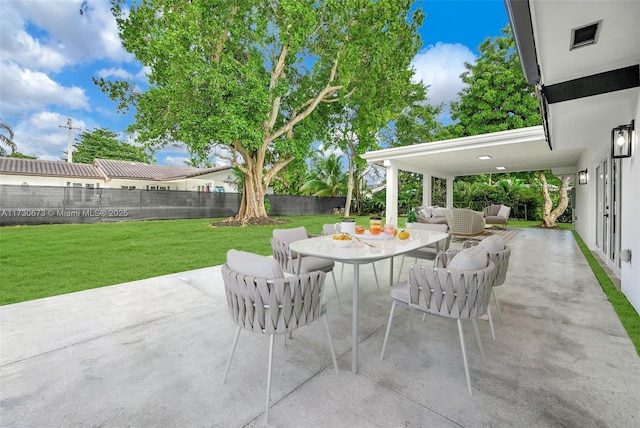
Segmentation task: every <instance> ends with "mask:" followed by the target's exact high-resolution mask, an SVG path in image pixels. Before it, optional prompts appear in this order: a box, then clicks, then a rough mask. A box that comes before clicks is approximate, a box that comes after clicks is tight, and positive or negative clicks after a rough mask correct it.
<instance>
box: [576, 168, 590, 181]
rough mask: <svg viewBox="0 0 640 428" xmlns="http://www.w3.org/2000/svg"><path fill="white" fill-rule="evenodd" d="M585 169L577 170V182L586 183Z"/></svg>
mask: <svg viewBox="0 0 640 428" xmlns="http://www.w3.org/2000/svg"><path fill="white" fill-rule="evenodd" d="M587 177H588V176H587V170H586V169H583V170H582V171H578V184H587Z"/></svg>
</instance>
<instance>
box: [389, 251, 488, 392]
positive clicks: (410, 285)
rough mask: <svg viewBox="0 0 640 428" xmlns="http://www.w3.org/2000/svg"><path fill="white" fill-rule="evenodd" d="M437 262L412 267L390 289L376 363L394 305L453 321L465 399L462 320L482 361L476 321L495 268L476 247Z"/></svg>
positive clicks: (486, 302)
mask: <svg viewBox="0 0 640 428" xmlns="http://www.w3.org/2000/svg"><path fill="white" fill-rule="evenodd" d="M441 254H443V255H444V254H445V253H441ZM439 261H441V262H442V264H443V265H444V267H434V268H428V267H424V266H420V265H417V264H416V265H413V266H412V267H411V270H410V271H409V281H407V282H404V283H402V284H399V285H397V286H395V287H393V288H392V289H391V298H392V305H391V313H390V314H389V322H388V323H387V331H386V333H385V335H384V342H383V344H382V353H381V354H380V359H384V354H385V350H386V347H387V340H388V339H389V331H390V330H391V324H392V322H393V313H394V310H395V307H396V305H400V306H403V307H406V308H409V309H410V310H411V311H419V312H423V313H426V314H432V315H437V316H440V317H443V318H449V319H455V320H456V321H457V323H458V333H459V335H460V346H461V348H462V360H463V363H464V372H465V375H466V378H467V388H468V390H469V395H472V392H471V377H470V375H469V366H468V364H467V351H466V348H465V344H464V334H463V332H462V320H463V319H470V320H471V322H472V324H473V329H474V332H475V335H476V341H477V342H478V347H479V348H480V354H481V356H482V360H483V361H484V360H485V358H484V350H483V349H482V341H481V339H480V333H479V331H478V324H477V321H476V319H477V318H478V317H479V316H481V315H483V314H484V313H485V312H486V310H487V306H488V303H489V296H490V295H491V284H492V283H493V277H494V275H495V264H494V263H493V262H492V261H491V260H489V259H488V257H487V252H486V250H485V249H484V248H483V247H478V246H476V247H471V248H468V249H465V250H462V251H461V252H459V253H457V254H455V255H453V256H452V257H451V258H448V257H442V258H439Z"/></svg>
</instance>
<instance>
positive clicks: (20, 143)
mask: <svg viewBox="0 0 640 428" xmlns="http://www.w3.org/2000/svg"><path fill="white" fill-rule="evenodd" d="M66 124H67V117H66V116H63V115H61V114H59V113H55V112H51V111H41V112H38V113H35V114H32V115H29V116H28V117H26V118H25V119H24V120H23V121H21V122H20V123H19V124H18V125H17V126H16V127H15V128H14V131H15V139H14V141H15V143H16V145H17V147H18V151H19V152H20V153H24V154H26V155H31V156H37V157H38V159H41V160H60V159H61V158H63V157H64V154H63V151H66V150H67V145H68V141H69V131H68V129H66V128H65V126H66ZM72 126H73V127H74V128H80V129H72V134H71V139H72V144H73V143H75V139H76V138H77V136H78V135H79V133H80V132H82V129H85V128H86V124H85V122H84V121H82V120H79V119H75V118H72Z"/></svg>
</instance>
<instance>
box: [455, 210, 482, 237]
mask: <svg viewBox="0 0 640 428" xmlns="http://www.w3.org/2000/svg"><path fill="white" fill-rule="evenodd" d="M447 224H448V225H449V233H451V234H452V235H453V236H476V235H482V234H484V233H485V230H484V226H485V223H484V216H483V213H482V212H478V211H473V210H468V209H463V208H452V209H450V210H448V211H447Z"/></svg>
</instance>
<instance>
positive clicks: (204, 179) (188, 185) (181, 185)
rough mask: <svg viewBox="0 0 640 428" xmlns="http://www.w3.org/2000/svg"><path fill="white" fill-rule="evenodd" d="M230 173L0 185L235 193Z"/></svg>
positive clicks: (14, 179)
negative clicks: (88, 185) (147, 178)
mask: <svg viewBox="0 0 640 428" xmlns="http://www.w3.org/2000/svg"><path fill="white" fill-rule="evenodd" d="M229 174H230V171H228V170H226V171H218V172H215V173H212V174H206V175H202V176H198V177H192V178H183V179H179V180H171V181H154V180H131V179H118V178H116V179H113V180H108V181H107V180H104V179H99V178H93V179H92V178H77V177H76V178H71V177H46V176H31V175H9V174H6V175H0V184H10V185H18V186H21V185H25V183H26V185H29V186H54V187H66V186H67V183H70V186H73V184H74V183H80V184H82V187H86V185H87V184H92V185H93V186H94V187H96V188H97V187H100V188H103V189H120V188H122V187H123V186H127V187H135V188H136V189H141V190H145V189H147V186H149V188H151V187H152V186H154V187H156V188H157V187H159V186H161V187H168V188H169V190H189V191H192V192H197V191H198V186H200V189H203V188H205V187H206V185H207V184H209V186H210V189H211V191H213V190H214V189H215V187H216V186H221V187H223V188H224V191H225V192H235V191H236V190H235V187H233V186H232V185H231V184H229V183H228V182H227V181H228V177H229Z"/></svg>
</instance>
